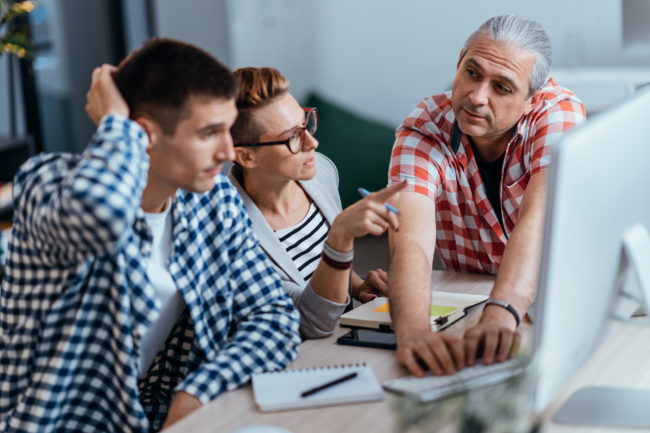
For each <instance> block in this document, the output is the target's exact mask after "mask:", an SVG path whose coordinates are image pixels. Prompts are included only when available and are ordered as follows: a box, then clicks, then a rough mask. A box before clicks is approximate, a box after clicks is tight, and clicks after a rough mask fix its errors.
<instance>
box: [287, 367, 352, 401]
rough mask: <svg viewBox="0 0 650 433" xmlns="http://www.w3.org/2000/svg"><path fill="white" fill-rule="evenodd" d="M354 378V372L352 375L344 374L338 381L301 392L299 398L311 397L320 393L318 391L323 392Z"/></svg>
mask: <svg viewBox="0 0 650 433" xmlns="http://www.w3.org/2000/svg"><path fill="white" fill-rule="evenodd" d="M355 377H357V373H356V372H354V373H350V374H346V375H345V376H343V377H339V378H338V379H334V380H332V381H330V382H327V383H324V384H322V385H318V386H316V387H314V388H310V389H308V390H306V391H303V392H302V393H301V394H300V397H301V398H305V397H308V396H310V395H312V394H316V393H317V392H320V391H322V390H324V389H327V388H330V387H332V386H334V385H338V384H339V383H343V382H347V381H348V380H350V379H354V378H355Z"/></svg>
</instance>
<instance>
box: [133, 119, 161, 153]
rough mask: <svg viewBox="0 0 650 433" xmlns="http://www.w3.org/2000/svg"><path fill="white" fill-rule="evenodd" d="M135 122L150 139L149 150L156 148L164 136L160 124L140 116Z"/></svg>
mask: <svg viewBox="0 0 650 433" xmlns="http://www.w3.org/2000/svg"><path fill="white" fill-rule="evenodd" d="M133 120H135V122H136V123H138V125H140V126H141V127H142V129H144V131H145V132H146V133H147V136H148V137H149V145H148V146H147V149H151V148H153V147H155V146H156V144H157V142H158V139H159V138H160V134H162V131H161V130H160V127H159V126H158V124H157V123H156V122H154V121H153V120H152V119H150V118H149V117H146V116H139V117H136V118H135V119H133Z"/></svg>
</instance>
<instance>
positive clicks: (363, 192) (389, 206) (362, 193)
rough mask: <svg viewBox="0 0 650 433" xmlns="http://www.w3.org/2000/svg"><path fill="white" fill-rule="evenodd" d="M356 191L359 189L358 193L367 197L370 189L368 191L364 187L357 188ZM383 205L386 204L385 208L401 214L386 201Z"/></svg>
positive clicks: (400, 214)
mask: <svg viewBox="0 0 650 433" xmlns="http://www.w3.org/2000/svg"><path fill="white" fill-rule="evenodd" d="M358 191H359V194H361V197H367V196H368V195H369V194H370V191H368V190H367V189H365V188H359V189H358ZM385 206H386V209H388V210H389V211H391V212H393V213H394V214H397V215H399V216H402V213H401V212H400V211H399V210H397V208H396V207H395V206H393V205H390V204H388V203H386V204H385Z"/></svg>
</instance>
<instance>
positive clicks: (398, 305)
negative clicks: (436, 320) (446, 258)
mask: <svg viewBox="0 0 650 433" xmlns="http://www.w3.org/2000/svg"><path fill="white" fill-rule="evenodd" d="M391 257H392V259H391V265H390V271H389V273H388V287H390V312H391V317H392V320H393V326H394V328H395V333H396V334H397V335H398V336H399V335H400V334H402V333H408V332H413V331H424V330H428V329H429V328H430V324H429V320H428V319H429V311H428V310H429V305H430V304H431V262H430V261H429V260H428V258H427V257H426V254H425V253H424V252H423V251H422V250H421V249H420V248H419V247H418V246H417V245H414V244H412V243H409V242H405V241H400V242H399V243H397V245H391Z"/></svg>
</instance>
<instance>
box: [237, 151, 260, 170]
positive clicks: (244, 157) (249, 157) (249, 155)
mask: <svg viewBox="0 0 650 433" xmlns="http://www.w3.org/2000/svg"><path fill="white" fill-rule="evenodd" d="M235 162H236V163H237V164H239V165H241V166H242V167H244V168H253V167H255V166H257V162H256V161H255V154H254V150H253V149H251V148H249V147H246V146H242V147H235Z"/></svg>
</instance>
